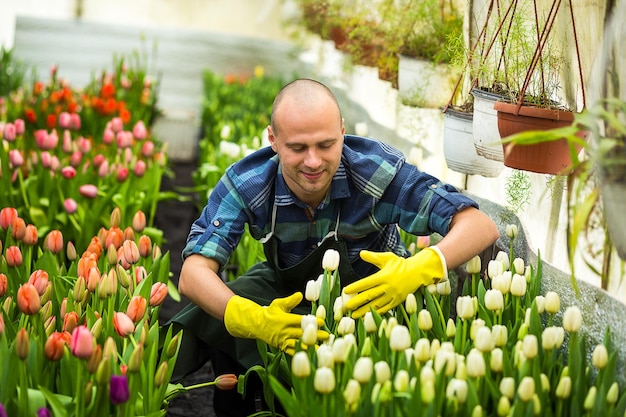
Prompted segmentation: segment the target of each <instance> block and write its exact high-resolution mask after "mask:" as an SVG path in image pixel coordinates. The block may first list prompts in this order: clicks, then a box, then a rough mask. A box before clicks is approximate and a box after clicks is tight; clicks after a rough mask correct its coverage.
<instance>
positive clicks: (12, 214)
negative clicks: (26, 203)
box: [0, 207, 17, 230]
mask: <svg viewBox="0 0 626 417" xmlns="http://www.w3.org/2000/svg"><path fill="white" fill-rule="evenodd" d="M15 219H17V210H16V209H15V208H13V207H5V208H3V209H2V210H0V227H2V229H4V230H7V229H8V228H9V226H11V225H12V224H13V221H14V220H15Z"/></svg>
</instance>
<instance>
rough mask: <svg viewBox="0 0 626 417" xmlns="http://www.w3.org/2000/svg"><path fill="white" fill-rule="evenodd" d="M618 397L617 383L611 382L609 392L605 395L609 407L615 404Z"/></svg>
mask: <svg viewBox="0 0 626 417" xmlns="http://www.w3.org/2000/svg"><path fill="white" fill-rule="evenodd" d="M618 397H619V385H618V384H617V381H615V382H613V383H612V384H611V386H610V387H609V390H608V391H607V393H606V402H607V403H608V404H610V405H613V404H615V403H616V402H617V398H618Z"/></svg>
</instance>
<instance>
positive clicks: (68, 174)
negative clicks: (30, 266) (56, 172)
mask: <svg viewBox="0 0 626 417" xmlns="http://www.w3.org/2000/svg"><path fill="white" fill-rule="evenodd" d="M61 175H63V178H65V179H68V180H71V179H72V178H74V177H75V176H76V168H74V167H73V166H64V167H63V168H61Z"/></svg>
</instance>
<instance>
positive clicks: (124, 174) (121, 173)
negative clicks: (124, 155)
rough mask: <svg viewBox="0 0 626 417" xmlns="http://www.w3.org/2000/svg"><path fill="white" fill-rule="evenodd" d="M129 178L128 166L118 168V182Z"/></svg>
mask: <svg viewBox="0 0 626 417" xmlns="http://www.w3.org/2000/svg"><path fill="white" fill-rule="evenodd" d="M127 179H128V168H126V167H119V168H118V170H117V182H124V181H126V180H127Z"/></svg>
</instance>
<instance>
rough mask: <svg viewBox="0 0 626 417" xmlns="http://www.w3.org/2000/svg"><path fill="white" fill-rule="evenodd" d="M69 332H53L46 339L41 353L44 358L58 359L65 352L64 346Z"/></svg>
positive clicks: (67, 340)
mask: <svg viewBox="0 0 626 417" xmlns="http://www.w3.org/2000/svg"><path fill="white" fill-rule="evenodd" d="M68 336H69V334H68V333H62V332H54V333H52V334H51V335H50V337H48V339H47V340H46V344H45V346H44V348H43V353H44V355H45V356H46V359H48V360H51V361H60V360H61V358H63V354H64V353H65V346H67V344H68V342H69V337H68Z"/></svg>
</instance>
